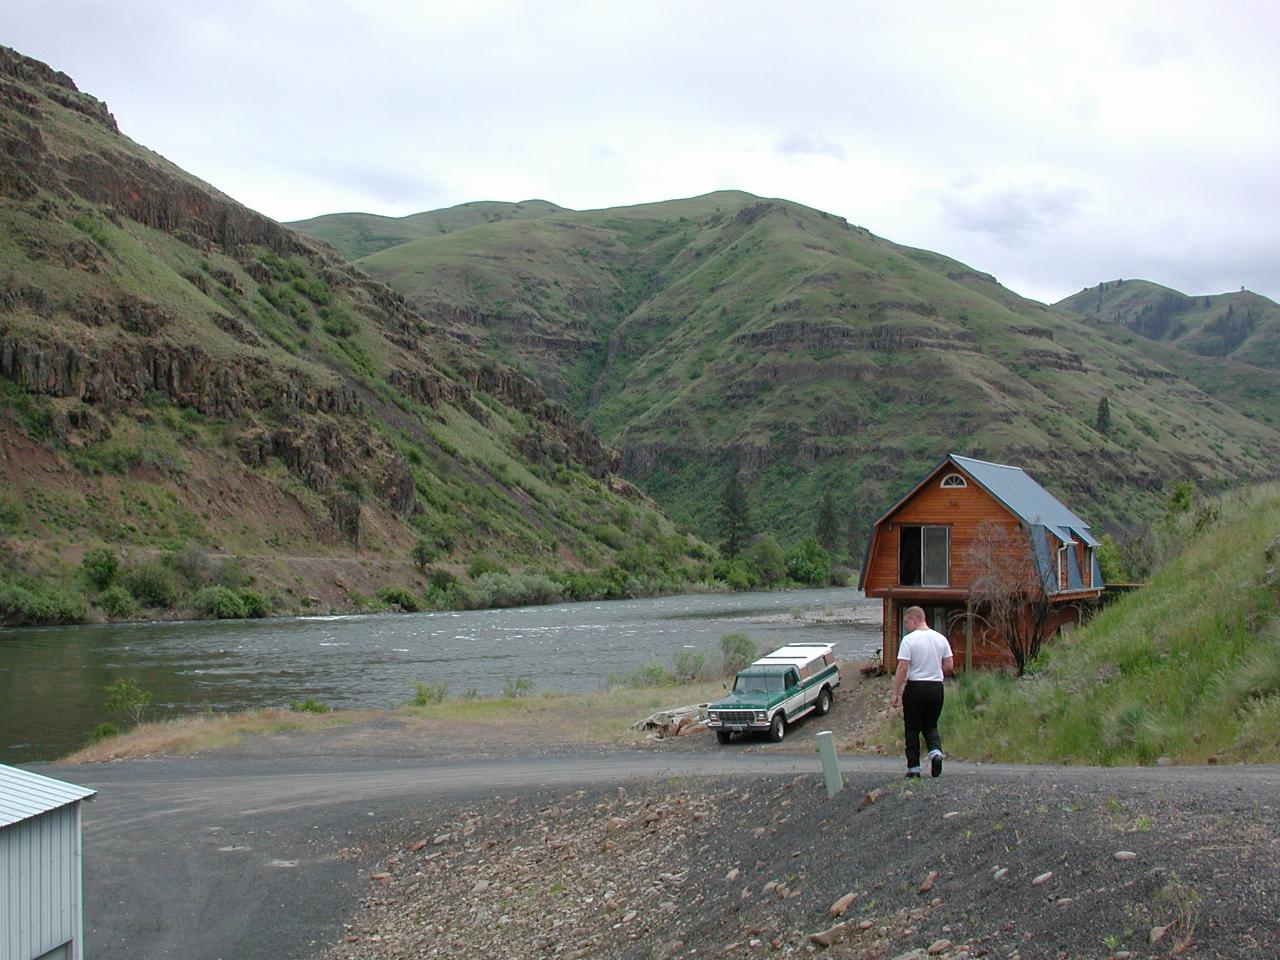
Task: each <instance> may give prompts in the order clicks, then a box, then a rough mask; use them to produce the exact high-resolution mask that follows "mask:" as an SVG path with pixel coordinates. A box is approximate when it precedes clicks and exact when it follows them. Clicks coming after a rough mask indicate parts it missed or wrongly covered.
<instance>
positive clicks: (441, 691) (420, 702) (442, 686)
mask: <svg viewBox="0 0 1280 960" xmlns="http://www.w3.org/2000/svg"><path fill="white" fill-rule="evenodd" d="M413 688H414V692H413V705H414V706H415V707H425V706H427V705H428V704H432V703H444V698H445V697H446V696H448V694H449V684H448V683H444V682H441V683H422V682H421V681H419V682H418V683H415V684H414V685H413Z"/></svg>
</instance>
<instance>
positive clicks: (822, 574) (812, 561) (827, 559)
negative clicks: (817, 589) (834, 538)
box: [787, 536, 831, 586]
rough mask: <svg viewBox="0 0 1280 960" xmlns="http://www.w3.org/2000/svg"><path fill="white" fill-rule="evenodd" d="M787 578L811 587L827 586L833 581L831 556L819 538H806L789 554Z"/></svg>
mask: <svg viewBox="0 0 1280 960" xmlns="http://www.w3.org/2000/svg"><path fill="white" fill-rule="evenodd" d="M787 576H789V577H790V578H791V579H792V580H795V581H797V582H798V583H806V584H809V585H810V586H825V585H826V584H827V583H828V582H829V581H830V580H831V554H829V553H827V551H826V550H824V549H823V548H822V544H820V543H819V542H818V538H817V537H814V536H809V537H806V538H805V539H804V540H802V541H801V542H800V543H798V544H796V545H795V546H794V547H792V548H791V550H790V551H789V552H788V553H787Z"/></svg>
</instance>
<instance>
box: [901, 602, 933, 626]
mask: <svg viewBox="0 0 1280 960" xmlns="http://www.w3.org/2000/svg"><path fill="white" fill-rule="evenodd" d="M902 625H903V626H904V627H906V628H907V629H908V630H924V629H926V628H927V627H928V626H929V621H928V620H927V619H926V618H925V615H924V609H923V608H922V607H907V609H906V610H905V611H903V614H902Z"/></svg>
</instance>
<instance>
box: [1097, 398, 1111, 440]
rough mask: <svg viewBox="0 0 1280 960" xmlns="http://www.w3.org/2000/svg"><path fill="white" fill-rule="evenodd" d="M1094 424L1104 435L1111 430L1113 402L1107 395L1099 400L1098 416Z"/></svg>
mask: <svg viewBox="0 0 1280 960" xmlns="http://www.w3.org/2000/svg"><path fill="white" fill-rule="evenodd" d="M1094 426H1096V427H1097V428H1098V432H1099V433H1100V434H1102V435H1103V436H1104V437H1105V436H1106V435H1107V434H1109V433H1110V432H1111V403H1110V401H1109V400H1107V398H1106V397H1103V398H1102V399H1101V400H1099V401H1098V416H1097V419H1096V420H1095V422H1094Z"/></svg>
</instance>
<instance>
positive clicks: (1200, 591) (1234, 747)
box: [942, 484, 1280, 765]
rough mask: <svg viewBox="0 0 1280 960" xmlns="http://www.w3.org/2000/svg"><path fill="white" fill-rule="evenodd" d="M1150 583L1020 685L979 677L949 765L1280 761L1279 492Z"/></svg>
mask: <svg viewBox="0 0 1280 960" xmlns="http://www.w3.org/2000/svg"><path fill="white" fill-rule="evenodd" d="M1220 509H1221V514H1220V517H1219V519H1218V520H1217V521H1216V522H1213V523H1211V524H1209V525H1208V526H1207V527H1206V528H1205V529H1203V530H1202V531H1200V532H1199V533H1197V532H1195V530H1194V527H1193V521H1192V520H1191V519H1190V518H1188V519H1187V522H1186V523H1185V524H1183V525H1181V526H1178V527H1176V528H1175V529H1174V530H1173V532H1172V533H1171V534H1170V536H1171V537H1173V538H1174V540H1175V541H1179V542H1181V541H1185V542H1186V544H1187V546H1186V548H1185V549H1184V550H1183V551H1182V552H1181V553H1179V554H1177V555H1176V556H1175V557H1174V558H1173V559H1172V560H1170V561H1169V562H1167V563H1166V564H1164V565H1163V566H1162V567H1161V568H1160V569H1158V570H1157V571H1156V572H1155V573H1154V575H1153V576H1152V577H1151V580H1150V582H1149V583H1148V584H1147V585H1146V586H1145V587H1143V588H1142V589H1141V590H1138V591H1136V592H1134V593H1132V594H1130V595H1127V596H1126V597H1125V598H1124V599H1123V600H1121V601H1119V602H1117V603H1115V604H1113V605H1112V606H1110V607H1108V608H1107V609H1106V610H1104V611H1103V612H1102V613H1101V614H1100V615H1099V616H1098V617H1097V618H1095V619H1094V620H1093V621H1092V622H1090V623H1089V624H1087V625H1086V626H1085V627H1084V628H1082V629H1081V630H1079V631H1077V632H1075V633H1073V634H1071V635H1069V637H1068V638H1066V639H1064V640H1060V641H1055V642H1054V643H1053V644H1051V645H1050V646H1049V647H1048V648H1047V654H1046V659H1045V662H1044V663H1043V665H1042V666H1041V667H1040V669H1039V670H1038V671H1037V672H1036V673H1035V674H1034V675H1033V676H1030V677H1027V678H1024V679H1022V680H1014V679H1010V678H1009V677H1006V676H1004V675H1002V674H995V673H981V672H976V673H974V674H972V675H969V676H966V677H964V678H962V679H961V680H960V682H959V683H958V684H957V685H956V688H955V690H954V691H953V692H951V693H949V694H948V697H947V703H946V708H945V711H944V714H943V718H942V728H943V729H944V730H945V732H946V737H947V750H948V752H950V753H952V754H954V755H956V756H961V757H965V758H968V759H981V760H995V761H1006V762H1019V763H1083V764H1101V765H1114V764H1147V763H1152V762H1154V761H1155V760H1156V759H1158V758H1159V757H1169V758H1171V759H1173V760H1174V761H1177V762H1204V761H1206V760H1208V759H1209V758H1210V757H1216V758H1219V759H1221V760H1222V761H1224V762H1235V761H1248V762H1256V763H1275V762H1278V761H1280V617H1278V616H1277V610H1278V607H1280V589H1278V588H1277V586H1276V585H1275V584H1272V585H1266V584H1264V583H1263V577H1264V574H1265V570H1266V565H1265V562H1264V559H1263V550H1264V548H1265V546H1266V545H1267V544H1268V543H1270V542H1271V541H1272V540H1273V539H1274V538H1275V537H1276V535H1277V533H1280V486H1276V485H1274V484H1272V485H1264V486H1262V487H1259V488H1256V489H1254V490H1252V491H1250V492H1248V493H1242V494H1237V495H1232V496H1229V497H1227V498H1225V499H1223V500H1222V501H1221V503H1220Z"/></svg>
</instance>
